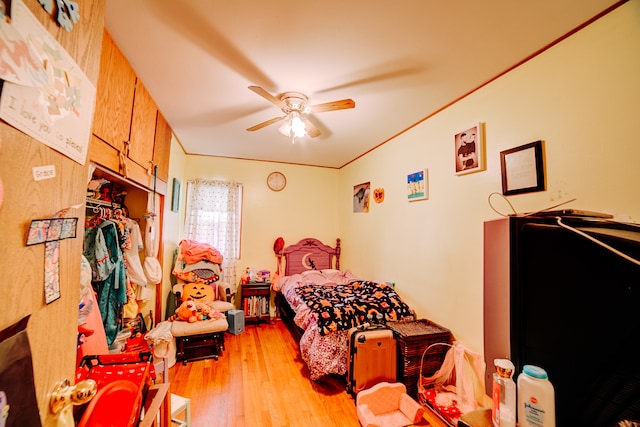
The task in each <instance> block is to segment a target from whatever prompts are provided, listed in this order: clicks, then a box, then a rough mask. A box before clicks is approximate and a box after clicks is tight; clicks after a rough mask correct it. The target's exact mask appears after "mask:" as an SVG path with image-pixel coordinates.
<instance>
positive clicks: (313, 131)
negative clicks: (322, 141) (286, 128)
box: [302, 117, 320, 138]
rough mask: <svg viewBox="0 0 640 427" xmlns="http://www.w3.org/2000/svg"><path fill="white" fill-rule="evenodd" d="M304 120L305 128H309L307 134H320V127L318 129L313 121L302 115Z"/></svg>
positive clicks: (311, 135) (312, 135) (314, 135)
mask: <svg viewBox="0 0 640 427" xmlns="http://www.w3.org/2000/svg"><path fill="white" fill-rule="evenodd" d="M302 121H303V122H304V128H305V129H306V130H307V134H308V135H309V136H310V137H311V138H315V137H316V136H320V129H318V128H317V127H316V126H315V125H314V124H313V123H311V121H310V120H309V119H308V118H306V117H302Z"/></svg>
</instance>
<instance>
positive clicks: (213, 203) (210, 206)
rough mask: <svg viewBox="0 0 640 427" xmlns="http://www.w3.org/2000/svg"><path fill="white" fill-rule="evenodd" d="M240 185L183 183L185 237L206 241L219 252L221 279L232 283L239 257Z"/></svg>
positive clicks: (198, 181) (225, 182) (227, 182)
mask: <svg viewBox="0 0 640 427" xmlns="http://www.w3.org/2000/svg"><path fill="white" fill-rule="evenodd" d="M241 219H242V184H238V183H236V182H230V181H205V180H194V181H189V182H188V183H187V210H186V219H185V227H184V229H185V230H184V232H185V238H186V239H192V240H196V241H198V242H202V243H208V244H210V245H211V246H213V247H214V248H216V249H217V250H219V251H220V253H222V257H223V262H222V271H223V281H224V282H227V283H230V284H235V283H237V281H236V263H237V260H238V258H240V226H241V223H242V221H241Z"/></svg>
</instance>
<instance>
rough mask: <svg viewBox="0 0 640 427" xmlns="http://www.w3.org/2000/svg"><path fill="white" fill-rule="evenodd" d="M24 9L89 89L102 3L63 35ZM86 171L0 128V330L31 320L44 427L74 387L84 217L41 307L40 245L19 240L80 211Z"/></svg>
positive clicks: (31, 3) (86, 0)
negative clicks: (37, 176) (40, 224)
mask: <svg viewBox="0 0 640 427" xmlns="http://www.w3.org/2000/svg"><path fill="white" fill-rule="evenodd" d="M24 2H25V4H27V5H28V7H29V9H30V10H31V11H32V12H33V14H34V15H35V16H36V17H37V18H38V20H39V21H40V22H41V23H42V24H43V25H44V26H45V27H46V28H47V29H48V30H49V32H50V33H51V34H53V35H54V37H55V38H56V39H57V40H58V41H59V43H60V44H61V45H62V46H63V47H64V48H65V49H66V51H67V52H68V53H69V54H70V55H71V57H72V58H74V60H75V61H76V63H77V64H78V65H79V66H80V68H81V69H82V70H83V71H84V73H85V74H86V75H87V77H88V78H89V80H90V81H91V82H92V83H93V84H94V85H96V83H97V79H98V71H99V65H100V50H101V43H102V34H103V28H104V11H105V0H77V2H78V4H79V8H80V15H81V19H80V21H79V22H78V23H76V24H75V25H74V27H73V30H72V31H70V32H67V31H66V30H64V29H62V28H60V27H58V26H57V24H56V22H55V13H56V12H55V11H54V13H53V14H52V15H48V14H47V13H46V12H45V11H44V9H43V8H42V6H40V4H39V3H38V1H36V0H24ZM49 165H52V166H54V167H55V171H56V176H55V178H53V179H47V180H43V181H34V179H33V175H32V168H33V167H36V166H49ZM87 171H88V162H87V163H86V164H85V165H80V164H78V163H76V162H74V161H72V160H70V159H69V158H67V157H66V156H64V155H62V154H60V153H58V152H57V151H54V150H52V149H51V148H49V147H47V146H46V145H44V144H42V143H40V142H38V141H37V140H35V139H33V138H31V137H29V136H27V135H25V134H23V133H22V132H20V131H18V130H16V129H14V128H13V127H11V126H9V125H7V124H6V123H4V122H2V123H0V179H1V180H2V182H3V186H4V201H3V204H2V206H0V275H1V278H2V279H1V280H0V295H1V296H2V301H3V304H2V308H1V309H0V328H5V327H7V326H9V325H10V324H12V323H14V322H16V321H18V320H19V319H21V318H22V317H24V316H26V315H29V314H30V315H31V319H30V321H29V325H28V328H27V333H28V337H29V342H30V346H31V351H32V355H33V365H34V375H35V388H36V394H37V398H38V405H39V410H40V414H41V418H42V419H43V421H44V420H45V418H46V417H47V413H48V394H49V393H50V392H51V390H52V389H53V387H54V385H55V384H56V383H57V382H58V381H60V380H62V379H65V378H66V379H69V380H71V381H73V376H74V372H75V358H76V336H77V317H78V302H79V279H80V259H81V255H82V246H83V231H84V224H83V219H84V210H83V209H77V210H74V211H70V212H69V213H68V214H67V217H71V216H77V217H79V218H80V221H79V222H78V229H77V237H76V238H75V239H67V240H63V241H61V242H60V280H61V284H60V288H61V289H60V290H61V295H62V296H61V298H60V299H58V300H57V301H55V302H53V303H51V304H49V305H46V304H45V303H44V290H43V281H44V270H43V269H44V245H42V244H40V245H35V246H29V247H27V246H25V237H26V232H27V230H28V227H29V224H30V222H31V220H33V219H42V218H50V217H51V216H52V215H53V214H55V213H56V212H57V211H58V210H60V209H63V208H66V207H69V206H71V205H75V204H83V203H84V199H85V194H86V184H87Z"/></svg>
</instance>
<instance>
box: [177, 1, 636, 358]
mask: <svg viewBox="0 0 640 427" xmlns="http://www.w3.org/2000/svg"><path fill="white" fill-rule="evenodd" d="M638 52H640V1H638V0H632V1H630V2H629V3H627V4H625V5H624V6H622V7H621V8H619V9H618V10H616V11H614V12H612V13H611V14H609V15H608V16H606V17H604V18H602V19H600V20H599V21H597V22H596V23H594V24H592V25H590V26H589V27H587V28H586V29H584V30H582V31H580V32H578V33H576V34H575V35H573V36H572V37H570V38H568V39H567V40H565V41H563V42H562V43H560V44H559V45H557V46H555V47H553V48H552V49H550V50H548V51H546V52H544V53H543V54H542V55H540V56H538V57H536V58H534V59H533V60H531V61H529V62H528V63H526V64H524V65H522V66H521V67H519V68H517V69H515V70H514V71H512V72H510V73H508V74H507V75H505V76H503V77H501V78H500V79H498V80H496V81H494V82H493V83H491V84H489V85H487V86H486V87H484V88H482V89H480V90H478V91H477V92H475V93H474V94H472V95H470V96H468V97H467V98H465V99H463V100H462V101H460V102H458V103H456V104H455V105H453V106H451V107H449V108H447V109H446V110H444V111H442V112H440V113H439V114H437V115H435V116H434V117H432V118H430V119H428V120H426V121H425V122H423V123H421V124H420V125H418V126H416V127H414V128H413V129H411V130H410V131H408V132H406V133H405V134H403V135H401V136H399V137H398V138H396V139H395V140H393V141H391V142H389V143H387V144H385V145H383V146H381V147H380V148H378V149H376V150H374V151H373V152H371V153H369V154H367V155H366V156H364V157H362V158H361V159H359V160H357V161H356V162H354V163H353V164H350V165H348V166H346V167H344V168H343V169H341V170H339V171H338V170H332V169H322V168H314V167H304V166H295V165H288V164H277V163H268V162H255V161H247V160H234V159H224V158H212V157H200V156H198V157H196V156H185V155H184V153H179V155H178V157H179V160H176V158H175V157H174V152H172V158H171V174H172V177H173V176H178V177H179V178H178V179H180V180H181V182H182V183H183V194H182V200H183V197H184V188H185V183H186V181H187V180H188V179H191V178H196V177H199V178H209V179H216V178H220V179H229V180H235V181H238V182H242V183H243V184H244V185H245V198H244V209H245V210H244V216H243V232H242V260H241V261H240V264H239V268H243V267H244V266H247V265H248V266H254V267H259V268H263V267H265V268H270V269H271V270H273V269H274V266H275V260H274V257H273V252H272V244H273V241H274V239H275V238H276V237H278V236H282V237H284V238H285V241H286V243H287V244H291V243H294V242H296V241H298V240H299V239H300V238H303V237H307V236H313V237H318V238H320V239H321V240H323V241H325V242H327V243H332V242H333V241H334V239H335V238H336V237H340V238H341V239H342V247H343V252H342V253H343V256H342V260H343V267H344V268H348V269H350V270H351V271H352V272H353V273H355V274H357V275H359V276H362V277H366V278H371V279H379V280H389V281H394V282H396V283H397V286H398V289H399V292H400V294H401V295H402V296H403V298H404V299H406V300H407V302H408V303H410V305H411V306H412V307H414V308H415V309H416V310H417V312H418V315H419V316H421V317H427V318H430V319H432V320H434V321H436V322H439V323H441V324H443V325H445V326H447V327H449V328H450V329H451V330H452V331H453V332H454V334H455V335H456V337H457V338H458V339H460V340H461V341H463V342H464V343H466V344H467V345H468V346H470V347H471V348H472V349H475V350H477V351H482V350H483V344H482V341H483V330H482V287H483V264H482V263H483V241H482V239H483V235H482V230H483V222H484V221H486V220H489V219H495V218H497V217H498V214H497V213H495V212H494V211H493V210H492V209H491V207H490V206H489V204H488V201H487V200H488V197H489V195H490V194H491V193H493V192H501V177H500V165H499V153H500V151H502V150H505V149H509V148H512V147H516V146H519V145H522V144H526V143H529V142H532V141H536V140H539V139H541V140H544V142H545V147H546V154H545V161H546V173H547V191H544V192H539V193H531V194H525V195H519V196H512V197H510V198H509V200H510V202H511V203H512V204H513V205H514V206H515V208H516V209H517V210H518V211H520V212H523V211H531V210H538V209H542V208H545V207H547V206H551V205H554V204H556V203H560V202H563V201H567V200H570V199H572V198H574V197H575V198H577V201H576V202H573V203H571V204H570V205H568V206H570V207H579V208H583V209H591V210H597V211H607V212H612V213H615V214H618V215H620V216H621V217H622V218H626V219H630V220H633V221H636V222H638V221H640V191H638V183H640V168H638V166H637V164H638V163H637V160H635V159H640V141H639V140H638V136H637V132H636V127H637V126H636V124H635V123H636V122H637V118H638V113H639V112H640V81H639V79H638V78H637V76H639V75H640V55H638ZM427 114H429V112H428V111H427V112H425V116H426V115H427ZM476 122H484V123H486V141H487V147H486V152H487V153H486V154H487V156H486V165H487V167H486V171H484V172H479V173H474V174H470V175H465V176H460V177H458V176H455V175H454V150H453V135H454V134H455V133H457V132H458V131H460V130H462V129H465V128H468V127H469V126H471V125H473V124H474V123H476ZM175 144H176V143H175V141H174V145H175ZM176 162H177V163H179V164H180V166H179V167H176V166H175V164H176ZM421 168H428V169H429V193H430V197H429V200H426V201H418V202H412V203H409V202H407V200H406V183H405V180H406V175H407V173H411V172H414V171H416V170H419V169H421ZM274 170H280V171H282V172H284V173H285V175H287V180H288V183H287V188H286V189H285V190H284V191H282V192H281V193H274V192H271V191H270V190H268V189H267V187H266V182H265V181H266V176H267V175H268V174H269V172H271V171H274ZM367 181H369V182H371V187H372V188H376V187H383V188H385V190H386V199H385V201H384V202H383V203H382V204H376V203H373V201H372V202H371V209H370V212H369V213H357V214H356V213H353V212H352V197H351V196H352V192H353V186H354V185H357V184H360V183H362V182H367ZM492 200H493V199H492ZM495 205H496V208H497V209H498V210H499V211H500V212H503V213H508V212H509V211H508V205H507V204H506V203H505V202H504V201H502V200H500V199H499V198H495ZM167 209H168V208H167ZM183 214H184V205H183V204H182V205H181V213H180V214H173V213H167V214H166V216H165V218H166V219H167V221H166V227H168V228H170V230H167V229H165V239H170V237H169V236H172V233H173V235H174V236H176V237H175V238H173V242H174V243H175V242H177V241H178V240H179V238H180V237H179V236H180V235H181V225H182V224H181V221H183V218H182V215H183ZM178 217H179V218H178ZM174 247H175V246H174ZM169 249H172V248H171V245H169V244H166V240H165V250H169ZM165 259H170V258H165Z"/></svg>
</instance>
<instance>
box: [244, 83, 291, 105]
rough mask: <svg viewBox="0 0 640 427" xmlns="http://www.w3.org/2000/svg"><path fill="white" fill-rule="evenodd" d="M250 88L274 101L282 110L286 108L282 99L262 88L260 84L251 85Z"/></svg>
mask: <svg viewBox="0 0 640 427" xmlns="http://www.w3.org/2000/svg"><path fill="white" fill-rule="evenodd" d="M249 89H251V90H252V91H254V92H255V93H257V94H258V95H260V96H261V97H263V98H264V99H266V100H267V101H269V102H271V103H273V104H274V105H275V106H276V107H278V108H280V109H281V110H282V109H283V108H284V103H283V102H282V101H280V100H279V99H278V98H276V97H275V96H273V95H271V94H270V93H269V92H267V91H266V90H264V89H262V88H261V87H260V86H249Z"/></svg>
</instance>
